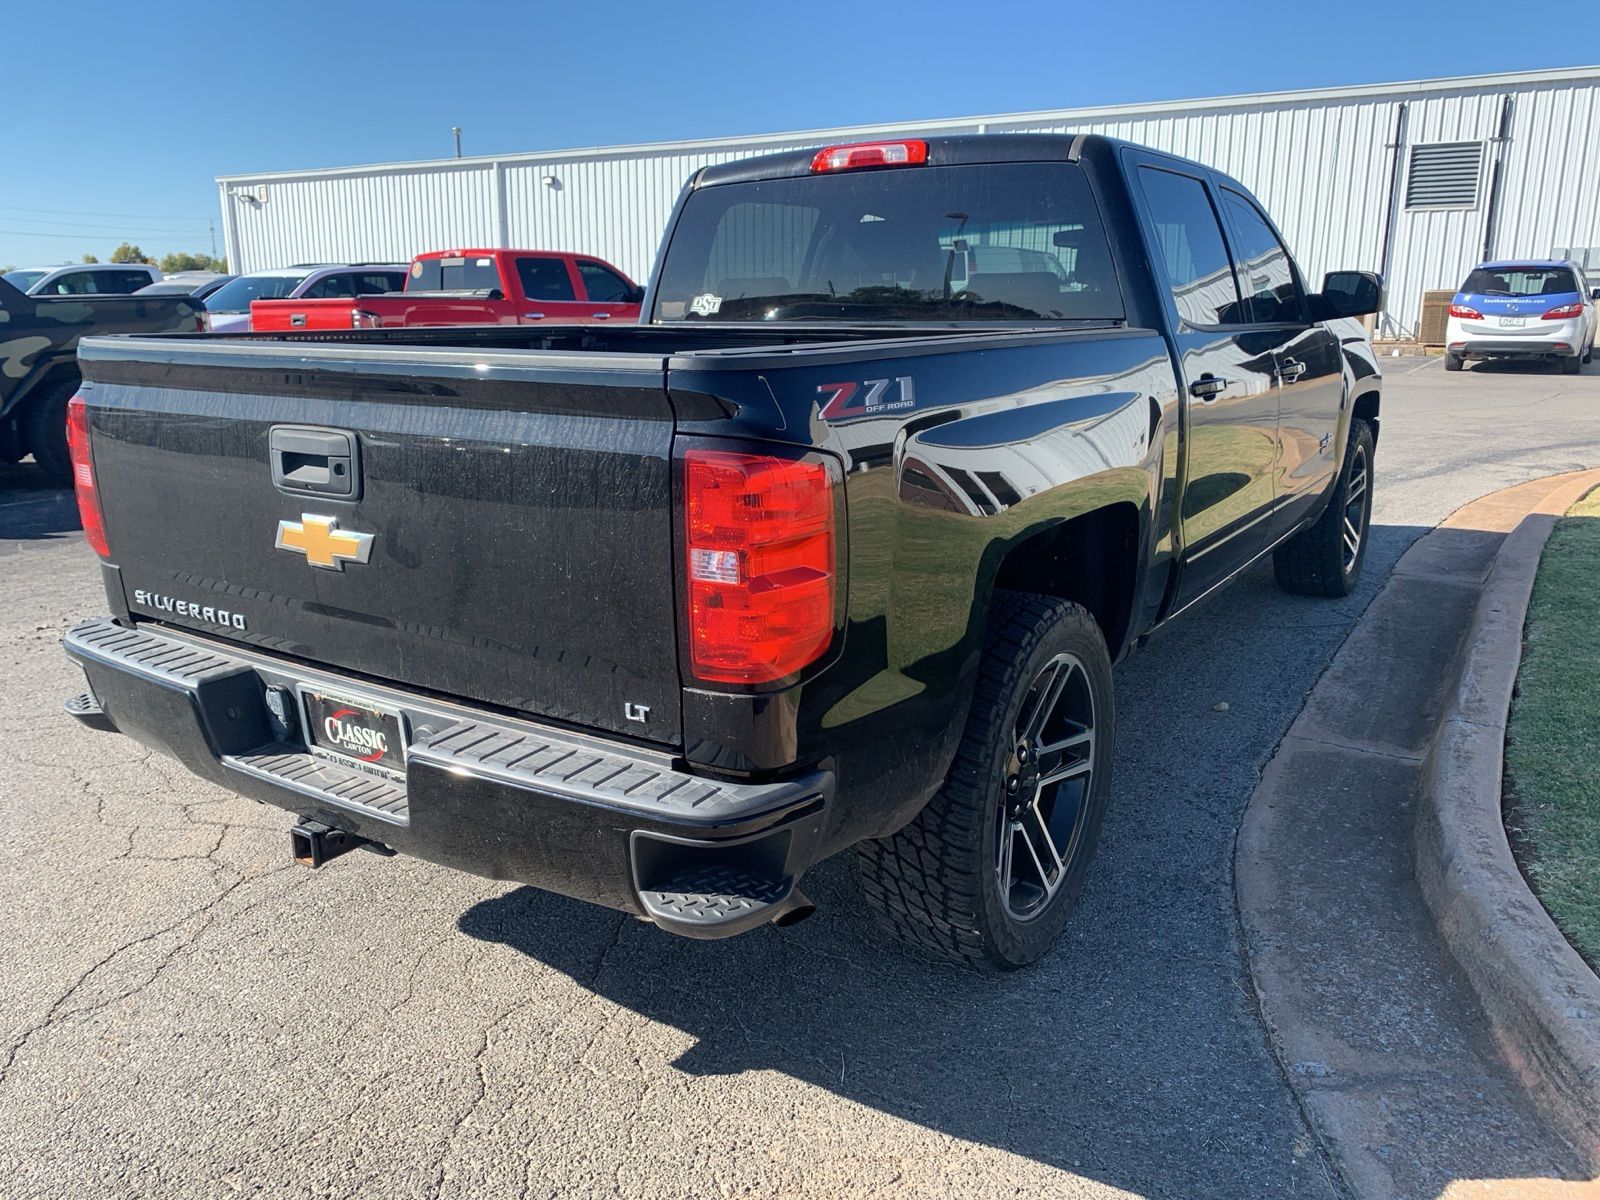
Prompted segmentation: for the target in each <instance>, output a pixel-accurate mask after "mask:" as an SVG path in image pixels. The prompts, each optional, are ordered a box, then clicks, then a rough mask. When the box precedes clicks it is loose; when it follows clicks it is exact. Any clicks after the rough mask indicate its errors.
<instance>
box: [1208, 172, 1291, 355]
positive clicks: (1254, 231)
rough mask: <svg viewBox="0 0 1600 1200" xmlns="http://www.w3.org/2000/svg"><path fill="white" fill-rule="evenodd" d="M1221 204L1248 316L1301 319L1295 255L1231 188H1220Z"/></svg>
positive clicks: (1265, 319)
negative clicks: (1226, 213) (1231, 239)
mask: <svg viewBox="0 0 1600 1200" xmlns="http://www.w3.org/2000/svg"><path fill="white" fill-rule="evenodd" d="M1222 204H1223V207H1224V208H1225V209H1227V212H1228V221H1229V223H1230V225H1231V227H1232V229H1233V240H1234V247H1233V257H1234V269H1235V271H1237V272H1238V275H1239V287H1240V290H1241V291H1243V292H1244V299H1245V305H1246V307H1247V308H1248V309H1249V310H1250V319H1251V320H1252V321H1254V322H1256V323H1258V324H1283V323H1294V324H1298V323H1302V322H1304V321H1305V319H1306V315H1305V314H1306V309H1305V301H1304V299H1303V298H1302V296H1301V294H1300V280H1299V277H1298V273H1297V272H1296V271H1295V268H1294V259H1292V258H1290V257H1289V251H1288V249H1287V248H1286V247H1285V246H1284V244H1283V243H1282V242H1280V241H1279V240H1278V235H1277V234H1275V233H1274V232H1272V226H1271V225H1270V224H1268V222H1267V219H1266V217H1264V216H1263V215H1262V214H1261V210H1260V209H1258V208H1257V207H1256V206H1255V205H1254V204H1252V203H1251V202H1250V201H1249V200H1247V199H1245V198H1244V197H1243V196H1241V195H1240V194H1239V193H1238V192H1235V191H1233V190H1232V189H1230V188H1223V189H1222Z"/></svg>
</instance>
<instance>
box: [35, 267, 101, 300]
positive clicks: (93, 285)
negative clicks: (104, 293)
mask: <svg viewBox="0 0 1600 1200" xmlns="http://www.w3.org/2000/svg"><path fill="white" fill-rule="evenodd" d="M95 274H96V273H95V272H94V271H68V272H67V273H66V274H65V275H62V276H59V277H57V278H55V279H52V280H51V281H50V282H49V283H47V284H46V285H45V287H44V294H45V295H48V296H94V295H98V294H99V292H100V285H99V284H98V283H97V282H96V281H95Z"/></svg>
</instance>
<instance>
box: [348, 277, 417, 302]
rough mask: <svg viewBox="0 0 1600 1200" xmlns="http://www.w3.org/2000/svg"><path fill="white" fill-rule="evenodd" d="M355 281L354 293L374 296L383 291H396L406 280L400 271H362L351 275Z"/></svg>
mask: <svg viewBox="0 0 1600 1200" xmlns="http://www.w3.org/2000/svg"><path fill="white" fill-rule="evenodd" d="M351 278H352V279H353V280H354V281H355V289H356V295H358V296H376V295H380V294H382V293H383V292H398V291H399V290H400V289H401V288H402V287H403V286H404V285H405V281H406V277H405V274H404V273H403V272H401V271H363V272H361V273H359V274H357V275H353V276H352V277H351Z"/></svg>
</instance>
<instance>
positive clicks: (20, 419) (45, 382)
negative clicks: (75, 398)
mask: <svg viewBox="0 0 1600 1200" xmlns="http://www.w3.org/2000/svg"><path fill="white" fill-rule="evenodd" d="M82 379H83V375H82V374H81V373H80V372H79V370H78V365H77V363H76V362H75V361H73V360H70V359H69V360H68V361H66V362H60V363H57V364H55V366H53V367H51V368H50V369H49V370H48V371H46V372H45V373H44V374H43V375H41V376H39V378H38V379H37V380H36V381H35V382H34V384H33V386H32V387H30V388H29V389H28V390H27V391H26V392H24V393H23V395H22V398H21V399H20V400H18V401H17V402H16V403H15V404H14V405H12V407H11V412H10V413H9V414H8V415H9V416H10V419H11V420H13V421H14V422H16V426H17V430H18V433H19V434H20V435H21V436H22V437H23V439H24V440H26V438H27V429H28V414H29V413H30V412H32V411H33V406H34V405H35V404H37V403H38V402H39V400H40V399H41V398H42V397H45V396H49V395H51V394H52V393H53V392H55V391H56V389H57V388H60V387H63V386H71V387H73V388H76V387H77V386H78V384H79V383H80V382H81V381H82Z"/></svg>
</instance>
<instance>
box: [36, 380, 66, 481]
mask: <svg viewBox="0 0 1600 1200" xmlns="http://www.w3.org/2000/svg"><path fill="white" fill-rule="evenodd" d="M77 390H78V381H77V380H76V379H66V380H61V381H59V382H56V383H49V384H45V385H44V387H42V388H41V389H40V390H39V393H38V394H37V395H35V396H34V397H33V398H32V399H30V400H29V401H28V414H27V416H26V417H24V418H23V431H24V433H25V434H26V435H27V441H28V449H29V450H31V451H33V461H34V462H36V463H38V464H39V469H40V470H41V471H43V472H44V473H45V475H46V476H47V477H48V478H49V479H50V482H51V483H55V484H60V485H61V486H62V487H66V486H68V485H70V484H71V483H72V456H71V455H70V454H69V453H68V452H67V401H69V400H71V399H72V397H73V395H74V394H76V392H77Z"/></svg>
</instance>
